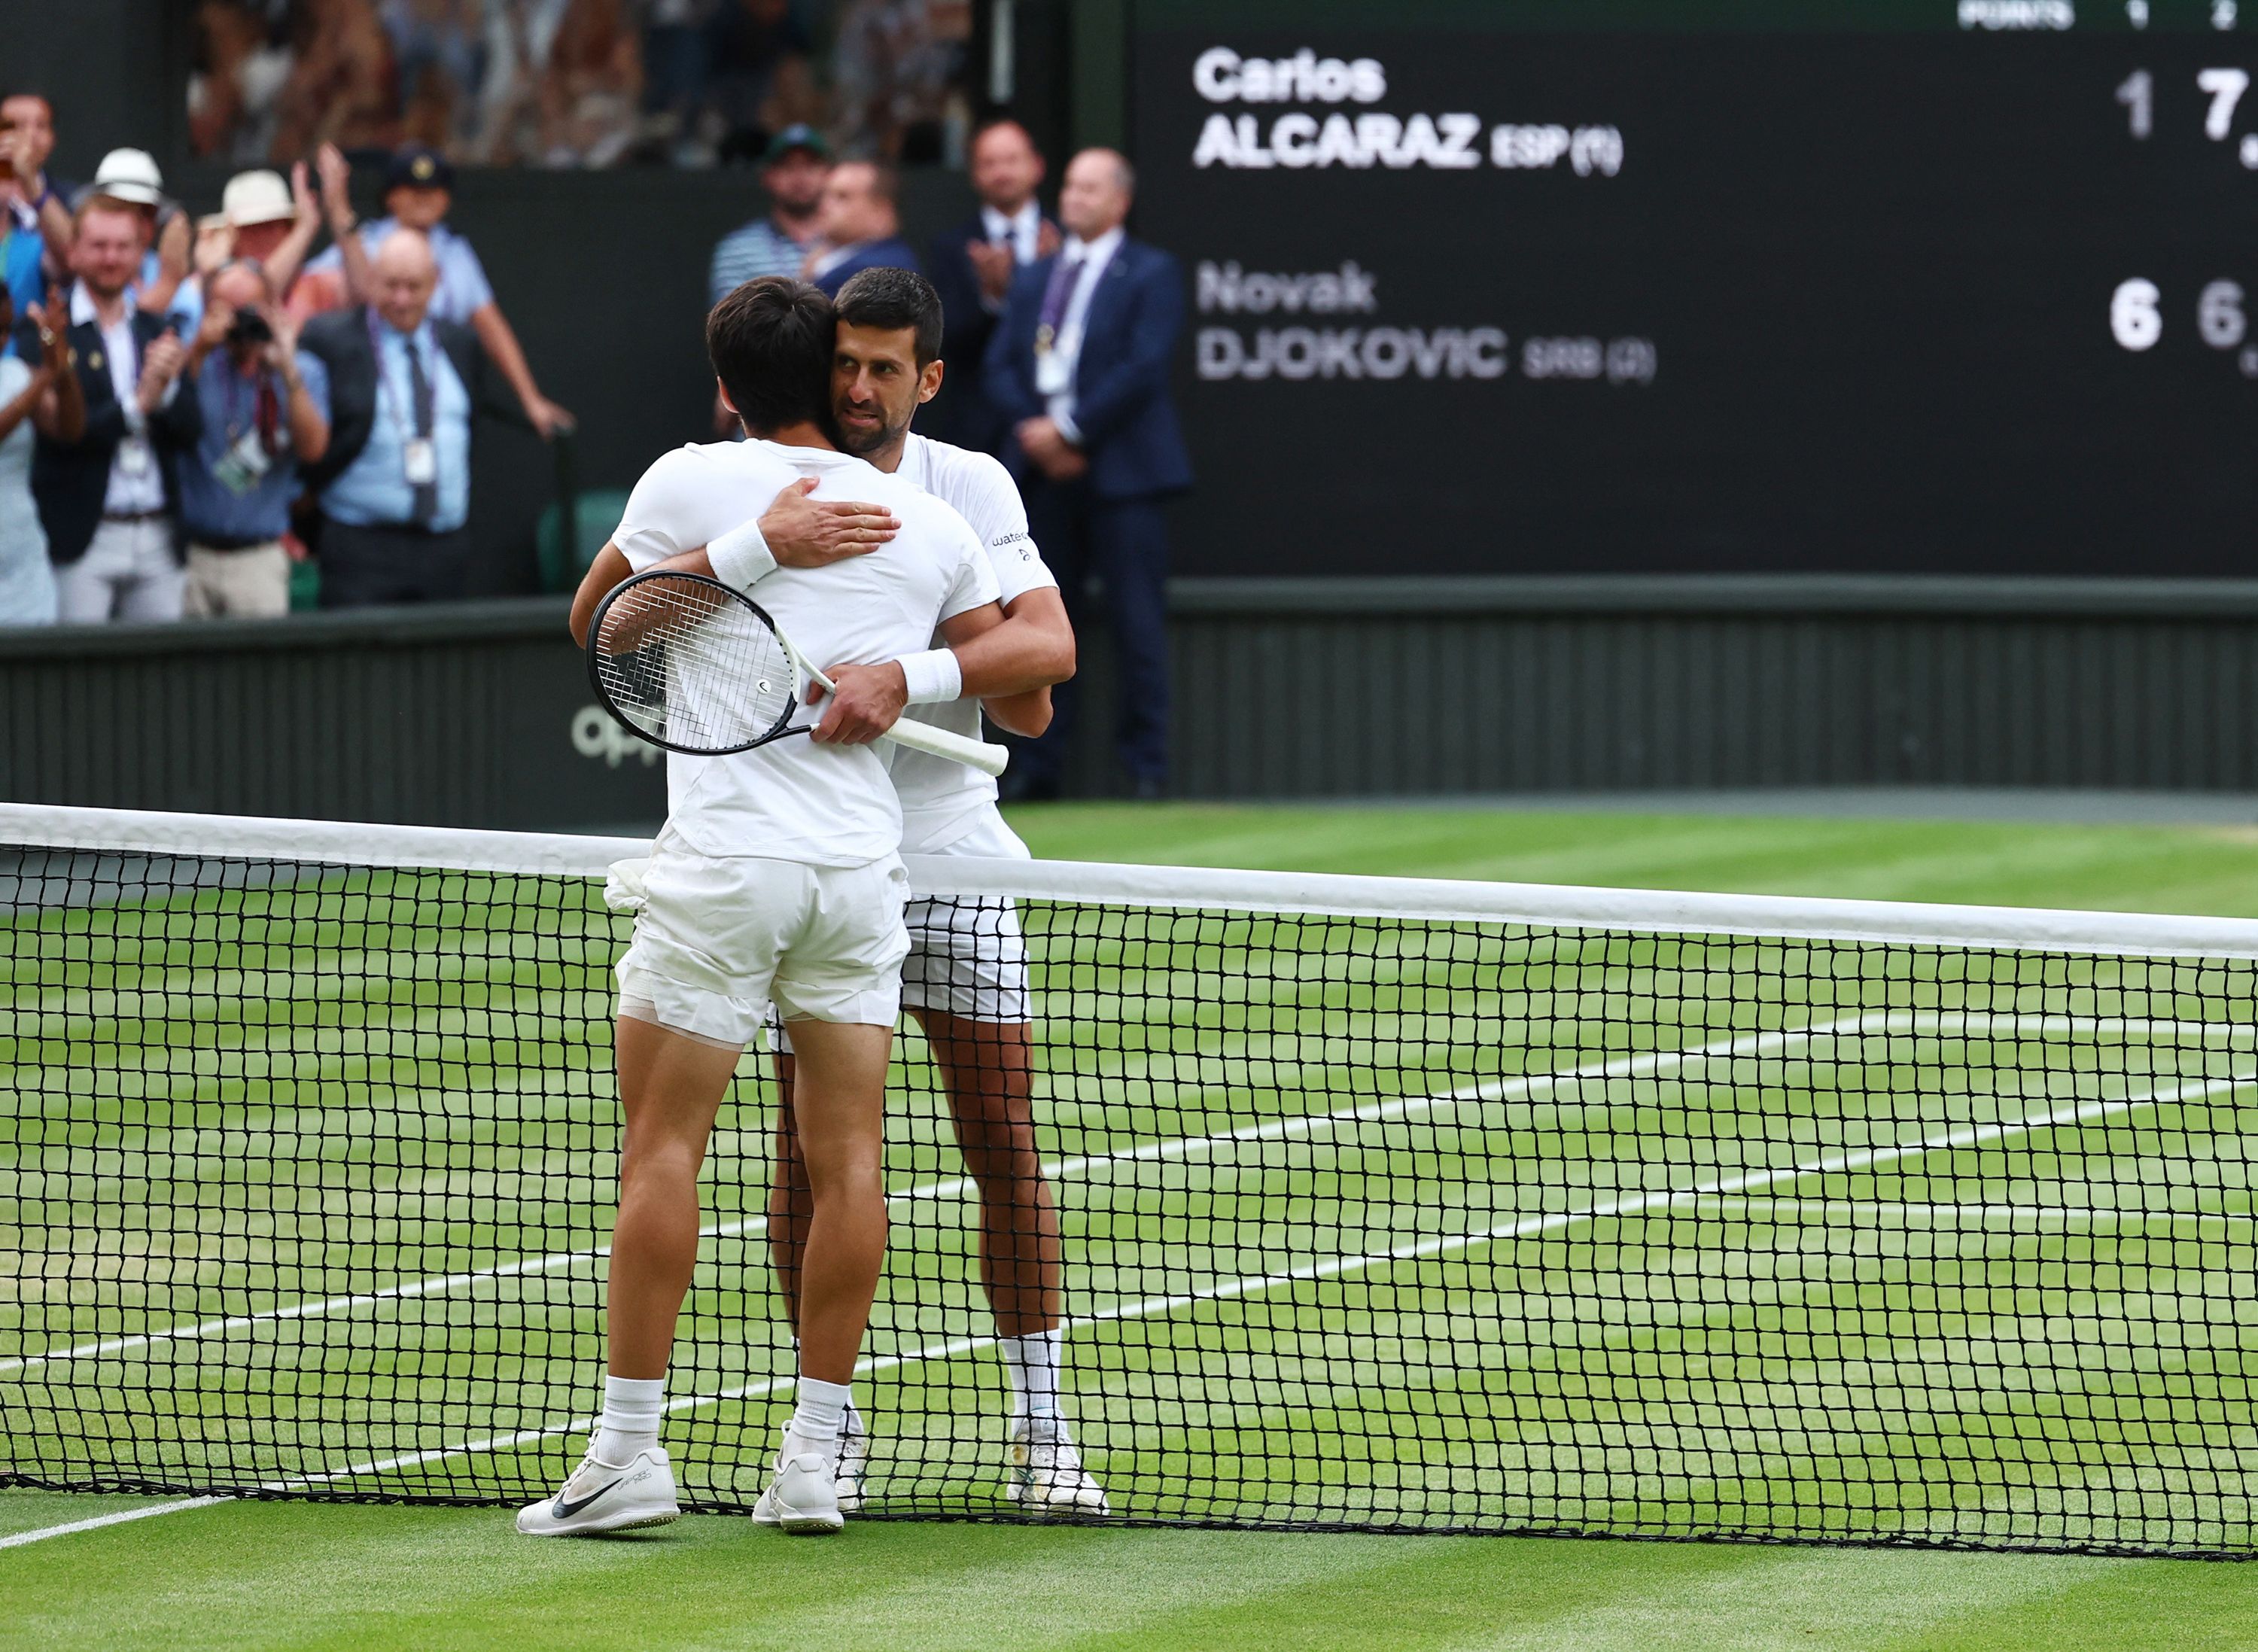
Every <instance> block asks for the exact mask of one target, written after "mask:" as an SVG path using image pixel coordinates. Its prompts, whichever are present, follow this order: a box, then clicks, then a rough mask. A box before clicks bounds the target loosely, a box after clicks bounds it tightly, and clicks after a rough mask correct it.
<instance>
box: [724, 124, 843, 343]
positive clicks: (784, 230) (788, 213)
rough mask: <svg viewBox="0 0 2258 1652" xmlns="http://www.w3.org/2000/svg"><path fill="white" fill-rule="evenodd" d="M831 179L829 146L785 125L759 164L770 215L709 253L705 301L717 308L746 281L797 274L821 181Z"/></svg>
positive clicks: (805, 129)
mask: <svg viewBox="0 0 2258 1652" xmlns="http://www.w3.org/2000/svg"><path fill="white" fill-rule="evenodd" d="M830 175H831V145H828V144H827V143H825V142H824V141H823V134H822V133H821V132H819V131H816V130H815V128H814V127H813V126H808V125H793V126H787V127H785V129H784V130H783V131H780V132H778V134H777V135H776V136H775V137H774V138H770V140H769V146H768V152H767V153H766V154H765V155H764V156H763V158H762V160H761V188H763V189H766V190H767V191H768V192H769V214H768V216H766V217H764V218H755V219H754V220H753V221H752V222H751V223H748V224H745V225H743V226H742V227H740V228H738V229H735V230H730V231H729V233H728V234H727V235H725V236H723V237H722V238H721V242H720V244H719V245H716V246H715V247H714V263H713V266H712V268H711V269H709V270H708V271H707V280H706V289H707V290H706V301H707V303H708V304H718V303H720V302H721V301H722V300H723V299H724V298H726V297H728V295H729V294H731V293H734V292H735V291H736V290H737V288H739V287H742V286H743V285H744V284H745V283H746V282H747V281H750V280H757V279H758V278H759V277H761V276H763V275H798V274H799V266H801V265H802V264H804V263H805V262H806V259H807V251H808V249H809V248H810V247H811V246H813V245H815V226H816V218H817V216H818V215H819V214H820V211H821V209H822V206H823V184H824V181H825V180H826V179H827V178H828V177H829V176H830Z"/></svg>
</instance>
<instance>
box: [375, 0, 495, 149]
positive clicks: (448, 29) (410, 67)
mask: <svg viewBox="0 0 2258 1652" xmlns="http://www.w3.org/2000/svg"><path fill="white" fill-rule="evenodd" d="M378 19H379V21H380V23H381V24H382V25H383V28H384V34H385V39H386V42H387V44H388V45H389V46H390V47H391V48H392V63H393V73H394V75H395V76H396V78H397V83H398V86H399V97H400V113H401V136H402V137H403V138H405V139H406V140H407V141H408V142H409V143H415V144H426V145H434V146H445V145H451V144H453V143H455V142H456V141H457V140H458V138H464V137H466V136H467V135H468V134H469V133H470V132H471V131H472V130H474V129H475V128H476V126H477V124H478V115H477V111H478V100H479V86H480V84H481V83H482V82H484V80H485V78H486V32H485V28H484V25H483V19H482V18H481V17H480V15H479V0H382V4H381V6H380V10H379V12H378Z"/></svg>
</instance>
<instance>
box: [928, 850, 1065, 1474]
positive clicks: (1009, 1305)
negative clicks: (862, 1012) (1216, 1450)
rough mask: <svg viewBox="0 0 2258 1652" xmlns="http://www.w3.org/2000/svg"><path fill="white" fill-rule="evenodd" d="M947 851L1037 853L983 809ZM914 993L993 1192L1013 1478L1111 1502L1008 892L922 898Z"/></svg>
mask: <svg viewBox="0 0 2258 1652" xmlns="http://www.w3.org/2000/svg"><path fill="white" fill-rule="evenodd" d="M941 853H944V854H953V855H967V856H972V857H976V858H979V859H986V860H1026V858H1027V847H1026V844H1024V843H1022V842H1020V841H1019V838H1018V836H1017V835H1016V834H1015V833H1013V832H1012V829H1011V827H1010V826H1006V825H1005V823H1004V820H1003V818H1002V817H1001V816H1000V815H998V813H996V812H995V811H993V810H992V809H991V810H989V811H987V812H985V814H984V817H983V818H982V819H979V820H978V821H977V822H976V824H974V825H972V826H969V828H968V829H966V830H964V831H962V832H961V833H958V834H957V835H956V836H955V837H953V838H951V839H948V840H946V843H945V845H944V847H942V849H941ZM908 920H909V934H910V954H909V956H908V958H907V959H906V960H905V962H904V964H903V968H902V998H903V1002H904V1003H905V1004H906V1005H908V1006H909V1009H910V1010H911V1013H912V1014H913V1015H915V1016H916V1017H918V1021H919V1024H920V1026H921V1027H922V1028H923V1029H924V1031H925V1035H926V1039H927V1046H928V1047H929V1048H930V1049H931V1051H932V1053H933V1060H934V1067H935V1068H936V1070H937V1072H938V1074H939V1076H940V1080H941V1088H942V1089H943V1091H944V1092H945V1093H946V1094H947V1095H948V1106H949V1115H950V1118H951V1121H952V1123H953V1124H955V1131H956V1142H957V1147H958V1149H959V1151H960V1152H962V1155H963V1158H964V1167H965V1170H966V1172H967V1173H968V1174H969V1176H970V1177H971V1179H972V1181H973V1184H974V1187H975V1188H976V1191H977V1195H978V1198H979V1201H980V1227H979V1255H980V1277H981V1283H982V1285H983V1287H985V1288H986V1292H987V1296H988V1303H989V1308H990V1310H991V1313H992V1314H993V1315H994V1319H995V1325H996V1346H997V1351H998V1355H999V1356H1000V1357H1001V1359H1002V1362H1003V1365H1004V1372H1005V1379H1006V1382H1007V1385H1008V1386H1009V1389H1010V1395H1011V1411H1010V1415H1009V1420H1008V1422H1007V1423H1006V1425H1005V1440H1006V1441H1007V1442H1008V1447H1009V1464H1010V1476H1009V1478H1008V1479H1007V1480H1006V1482H1005V1485H1006V1490H1007V1492H1008V1493H1009V1495H1010V1496H1011V1498H1012V1500H1013V1501H1014V1502H1017V1503H1019V1504H1021V1505H1023V1506H1024V1507H1028V1508H1030V1509H1033V1510H1038V1511H1046V1512H1056V1513H1070V1514H1105V1513H1107V1512H1108V1508H1107V1504H1106V1500H1105V1492H1104V1487H1103V1486H1102V1485H1099V1483H1098V1482H1097V1478H1095V1477H1094V1476H1092V1475H1091V1474H1090V1472H1089V1471H1088V1470H1087V1469H1085V1468H1084V1467H1083V1463H1082V1458H1081V1456H1080V1453H1079V1452H1078V1451H1077V1450H1076V1446H1075V1442H1074V1436H1073V1430H1072V1427H1071V1424H1070V1422H1069V1418H1068V1415H1067V1407H1066V1405H1065V1402H1064V1397H1063V1388H1064V1369H1063V1368H1064V1364H1065V1357H1066V1321H1065V1318H1064V1311H1065V1310H1064V1280H1063V1277H1062V1275H1063V1273H1064V1267H1063V1261H1062V1245H1061V1241H1060V1234H1059V1213H1058V1200H1057V1197H1056V1195H1055V1194H1054V1191H1053V1189H1052V1188H1051V1185H1050V1181H1049V1179H1048V1178H1047V1176H1046V1175H1045V1174H1044V1173H1043V1164H1042V1152H1041V1145H1040V1142H1039V1141H1038V1139H1037V1138H1036V1133H1035V1110H1034V1059H1033V1055H1034V1042H1033V1032H1032V1029H1031V1028H1030V1025H1029V1016H1030V1012H1031V1002H1032V1001H1031V998H1030V996H1029V991H1028V970H1027V947H1026V938H1025V937H1024V935H1023V934H1022V933H1021V932H1020V929H1019V916H1018V914H1017V912H1016V911H1013V909H1012V904H1011V903H1010V902H1009V901H1004V900H969V899H940V900H927V901H916V902H912V904H911V906H910V909H909V912H908Z"/></svg>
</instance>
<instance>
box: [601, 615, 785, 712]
mask: <svg viewBox="0 0 2258 1652" xmlns="http://www.w3.org/2000/svg"><path fill="white" fill-rule="evenodd" d="M594 655H595V669H596V675H597V678H598V681H599V682H600V684H601V686H602V688H603V690H604V692H605V694H606V696H607V698H608V699H609V700H610V701H611V703H612V705H613V707H614V709H615V710H616V711H617V712H618V713H620V714H621V716H622V717H624V718H626V719H627V720H628V722H629V723H631V724H632V725H633V726H634V727H636V728H638V729H640V730H642V731H643V733H645V734H650V735H651V736H652V737H653V738H655V739H658V740H662V741H666V742H667V743H668V744H670V745H673V746H678V747H688V748H693V749H700V750H707V751H721V750H729V749H735V748H742V747H745V746H749V745H751V744H753V743H754V742H756V741H760V740H762V739H764V738H765V737H767V736H768V735H770V734H773V733H775V732H776V731H777V730H778V727H780V726H781V725H782V724H783V723H784V721H785V718H787V717H788V716H789V715H790V714H791V713H792V704H793V691H794V688H795V686H796V678H795V675H794V672H793V668H792V656H790V655H789V654H787V653H786V652H785V648H784V645H783V643H782V642H779V641H778V638H777V635H776V632H775V631H774V630H773V629H772V628H771V627H770V626H769V625H768V624H767V623H766V622H765V621H764V620H763V619H762V618H761V616H760V615H759V614H758V613H756V612H754V610H753V609H752V607H751V606H749V604H747V603H745V602H744V601H742V599H739V598H738V597H737V596H736V595H735V593H734V592H729V591H727V590H724V589H722V588H721V587H719V586H716V585H710V584H707V582H705V581H703V580H697V581H692V580H688V579H684V580H680V581H677V580H672V579H667V578H658V579H646V580H644V581H642V582H639V583H638V584H637V585H636V586H635V587H634V588H633V589H632V590H628V591H623V592H621V599H620V600H618V601H616V602H614V604H613V605H612V606H611V607H610V608H608V609H607V611H606V612H605V614H604V616H603V620H602V621H601V623H600V625H599V627H598V628H597V636H596V647H595V650H594Z"/></svg>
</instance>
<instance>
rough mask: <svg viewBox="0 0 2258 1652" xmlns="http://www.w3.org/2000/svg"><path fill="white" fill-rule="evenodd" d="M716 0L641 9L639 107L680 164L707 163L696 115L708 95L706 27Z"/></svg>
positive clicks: (660, 1) (659, 1)
mask: <svg viewBox="0 0 2258 1652" xmlns="http://www.w3.org/2000/svg"><path fill="white" fill-rule="evenodd" d="M715 4H716V0H650V4H648V5H646V6H645V8H644V10H643V115H644V117H645V119H646V120H647V121H648V122H649V123H650V132H651V135H652V136H653V137H655V138H658V139H660V140H662V141H664V142H667V143H671V144H672V145H675V149H674V160H675V164H676V165H678V166H695V165H699V164H700V163H701V162H703V163H710V162H711V161H712V160H713V154H712V152H711V151H710V150H708V151H706V152H699V131H698V117H699V110H700V109H701V107H702V105H703V103H704V101H705V97H706V81H707V73H708V68H707V61H708V59H707V52H708V47H707V33H706V32H707V27H708V25H710V23H711V21H712V19H713V16H714V9H715Z"/></svg>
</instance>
